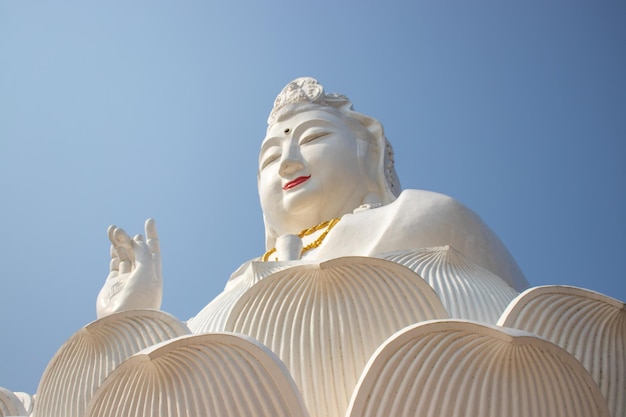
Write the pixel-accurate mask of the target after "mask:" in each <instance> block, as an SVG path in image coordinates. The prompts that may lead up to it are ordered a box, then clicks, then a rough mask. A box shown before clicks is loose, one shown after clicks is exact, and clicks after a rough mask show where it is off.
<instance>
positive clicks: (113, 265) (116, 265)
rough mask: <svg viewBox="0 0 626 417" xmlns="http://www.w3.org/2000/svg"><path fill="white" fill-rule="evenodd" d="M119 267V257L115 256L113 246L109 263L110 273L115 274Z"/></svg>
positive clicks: (115, 252)
mask: <svg viewBox="0 0 626 417" xmlns="http://www.w3.org/2000/svg"><path fill="white" fill-rule="evenodd" d="M119 265H120V257H119V255H118V254H117V250H116V249H115V246H113V245H111V263H110V270H111V272H117V271H118V270H119Z"/></svg>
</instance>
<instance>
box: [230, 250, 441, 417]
mask: <svg viewBox="0 0 626 417" xmlns="http://www.w3.org/2000/svg"><path fill="white" fill-rule="evenodd" d="M444 317H447V313H446V311H445V309H444V307H443V305H442V304H441V301H440V300H439V298H437V295H436V294H435V292H434V291H433V289H432V288H430V287H429V286H428V284H426V282H425V281H424V280H422V279H421V278H420V277H418V276H417V275H416V274H415V273H414V272H413V271H411V270H409V269H408V268H405V267H403V266H401V265H398V264H396V263H393V262H389V261H385V260H382V259H376V258H365V257H347V258H337V259H333V260H331V261H327V262H323V263H316V264H309V265H303V266H300V267H294V268H290V269H287V270H284V271H280V272H277V273H275V274H273V275H271V276H269V277H267V278H265V279H264V280H262V281H260V282H259V283H257V284H256V285H254V286H253V287H252V288H250V289H249V290H248V291H247V292H246V293H245V294H244V295H243V296H242V297H241V299H240V300H239V301H238V303H237V304H236V306H235V307H234V308H233V311H232V313H231V315H230V317H229V320H228V323H227V328H228V330H229V331H233V332H237V333H243V334H248V335H250V336H252V337H254V338H256V339H258V340H259V341H260V342H261V343H263V344H265V345H266V346H268V347H269V348H270V349H271V350H272V351H273V352H275V353H276V354H277V355H278V356H279V357H280V358H281V359H282V361H283V362H284V363H285V364H286V365H287V368H288V369H289V371H290V372H291V375H292V376H293V377H294V380H295V381H296V384H297V385H298V387H299V388H300V392H302V393H303V397H304V402H305V404H306V405H307V408H308V409H309V412H310V413H311V415H312V416H343V415H344V413H345V410H346V407H347V405H348V401H349V399H350V396H351V395H352V391H353V389H354V386H355V385H356V382H357V380H358V377H359V375H360V374H361V371H362V369H363V367H364V366H365V364H366V363H367V360H368V359H369V357H370V356H371V355H372V353H374V351H375V350H376V348H377V347H378V346H379V345H380V344H381V343H382V342H383V341H385V340H386V339H387V338H388V337H389V336H390V335H392V334H393V333H394V332H395V331H397V330H399V329H401V328H403V327H405V326H407V325H409V324H412V323H415V322H418V321H423V320H431V319H438V318H444Z"/></svg>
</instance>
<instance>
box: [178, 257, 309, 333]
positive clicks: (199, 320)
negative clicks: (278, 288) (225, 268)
mask: <svg viewBox="0 0 626 417" xmlns="http://www.w3.org/2000/svg"><path fill="white" fill-rule="evenodd" d="M295 264H296V263H295V262H293V261H288V262H247V263H246V264H244V265H242V266H241V267H240V268H239V270H237V271H235V272H234V273H233V275H232V276H231V278H230V279H229V280H228V283H227V284H226V288H224V292H222V293H221V294H219V295H218V296H217V297H215V298H214V299H213V300H212V301H211V302H210V303H209V304H207V305H206V306H205V307H204V308H203V309H202V310H200V312H199V313H198V314H197V315H196V316H195V317H193V318H191V319H189V321H188V322H187V326H189V329H190V330H191V332H192V333H210V332H222V331H224V330H225V328H226V320H227V319H228V315H229V314H230V312H231V310H232V308H233V306H234V305H235V303H236V302H237V300H239V297H241V295H242V294H243V293H244V292H246V290H247V289H248V288H250V287H252V286H253V285H254V284H256V283H257V282H259V281H260V280H262V279H263V278H265V277H267V276H269V275H271V274H273V273H274V272H278V271H282V270H284V269H287V268H290V267H292V266H293V265H295ZM299 264H302V262H299Z"/></svg>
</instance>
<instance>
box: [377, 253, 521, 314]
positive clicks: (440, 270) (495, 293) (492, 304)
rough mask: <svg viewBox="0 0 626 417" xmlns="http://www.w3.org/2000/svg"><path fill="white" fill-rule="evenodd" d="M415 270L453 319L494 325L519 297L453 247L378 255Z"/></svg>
mask: <svg viewBox="0 0 626 417" xmlns="http://www.w3.org/2000/svg"><path fill="white" fill-rule="evenodd" d="M379 257H380V258H383V259H388V260H390V261H393V262H397V263H399V264H401V265H404V266H406V267H407V268H410V269H411V270H413V271H415V273H417V274H418V275H419V276H421V277H422V278H424V280H426V282H428V284H429V285H430V286H431V287H433V289H434V290H435V292H436V293H437V295H439V298H440V299H441V301H442V302H443V305H444V306H445V307H446V310H448V313H449V314H450V317H451V318H457V319H465V320H475V321H480V322H484V323H490V324H495V323H496V322H497V321H498V318H499V317H500V315H501V314H502V312H503V311H504V309H505V308H506V307H507V305H508V304H509V303H510V302H511V300H513V299H514V298H515V297H516V296H517V294H518V293H517V291H515V290H514V289H513V288H511V287H510V286H509V285H508V284H507V283H506V282H505V281H504V280H503V279H501V278H500V277H498V276H497V275H494V274H493V273H491V272H489V271H487V270H486V269H484V268H482V267H480V266H478V265H476V264H474V263H472V262H471V261H470V260H468V259H467V258H466V257H465V256H463V255H462V254H461V253H460V252H458V251H457V250H455V249H454V248H452V247H450V246H441V247H435V248H427V249H420V250H415V251H398V252H391V253H386V254H382V255H379Z"/></svg>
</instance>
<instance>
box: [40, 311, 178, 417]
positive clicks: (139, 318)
mask: <svg viewBox="0 0 626 417" xmlns="http://www.w3.org/2000/svg"><path fill="white" fill-rule="evenodd" d="M188 333H189V329H187V327H186V326H185V325H184V323H182V322H180V321H179V320H177V319H176V318H174V317H172V316H170V315H169V314H166V313H163V312H161V311H156V310H130V311H125V312H122V313H117V314H112V315H110V316H106V317H104V318H102V319H99V320H97V321H95V322H93V323H91V324H89V325H87V326H86V327H84V328H83V329H81V330H80V331H78V332H77V333H76V334H74V335H73V336H72V337H71V338H70V339H69V340H68V341H67V342H65V344H64V345H63V346H61V348H60V349H59V351H58V352H57V353H56V354H55V355H54V357H53V358H52V360H51V361H50V364H49V365H48V367H47V368H46V371H45V372H44V374H43V376H42V378H41V381H40V382H39V388H38V389H37V400H36V401H35V410H34V415H35V416H39V417H82V416H83V414H84V411H85V408H86V407H87V404H88V403H89V400H90V399H91V397H92V396H93V394H94V392H95V391H96V389H97V388H98V387H99V386H100V384H101V383H102V381H104V379H105V378H106V377H107V375H109V373H111V371H112V370H113V369H114V368H115V367H116V366H118V365H119V364H120V363H122V361H124V360H125V359H126V358H128V357H129V356H131V355H133V354H134V353H136V352H139V351H140V350H141V349H144V348H145V347H147V346H151V345H153V344H155V343H158V342H161V341H163V340H167V339H171V338H173V337H177V336H180V335H184V334H188Z"/></svg>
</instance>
